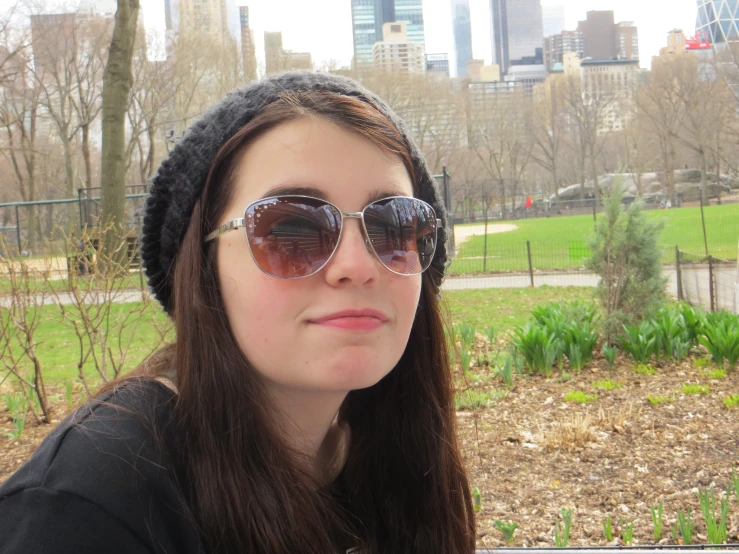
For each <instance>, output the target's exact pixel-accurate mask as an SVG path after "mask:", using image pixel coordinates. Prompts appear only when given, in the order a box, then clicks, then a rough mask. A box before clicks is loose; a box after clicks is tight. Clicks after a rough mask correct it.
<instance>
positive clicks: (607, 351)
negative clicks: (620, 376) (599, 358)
mask: <svg viewBox="0 0 739 554" xmlns="http://www.w3.org/2000/svg"><path fill="white" fill-rule="evenodd" d="M617 353H618V349H617V348H616V347H615V346H608V345H607V344H604V345H603V357H604V358H605V360H606V362H608V369H609V370H611V371H613V367H614V366H615V365H616V354H617Z"/></svg>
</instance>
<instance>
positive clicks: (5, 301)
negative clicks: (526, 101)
mask: <svg viewBox="0 0 739 554" xmlns="http://www.w3.org/2000/svg"><path fill="white" fill-rule="evenodd" d="M664 275H665V277H667V292H668V294H670V295H671V296H673V297H677V272H676V271H675V268H674V267H669V266H666V267H665V269H664ZM682 277H683V290H684V292H685V296H686V299H687V300H689V301H690V302H691V303H692V304H694V305H701V306H703V307H704V308H709V307H710V305H711V304H710V297H709V290H708V282H707V281H708V269H707V268H703V267H697V268H689V269H685V268H684V269H683V271H682ZM714 279H715V280H716V291H717V298H716V301H717V303H718V307H719V308H723V309H726V310H736V311H737V313H739V298H738V296H739V286H737V275H736V270H735V269H734V268H733V267H720V268H716V270H715V273H714ZM599 281H600V278H599V277H598V276H597V275H595V274H593V273H589V272H585V271H583V272H579V273H578V272H574V273H553V272H552V273H547V272H534V285H535V286H537V287H540V286H544V285H546V286H550V287H596V286H597V285H598V282H599ZM530 286H531V277H530V275H529V274H528V273H515V274H513V273H511V274H502V275H478V276H467V277H449V278H447V279H446V280H445V281H444V284H443V285H442V287H441V288H442V290H452V291H453V290H474V289H494V288H497V289H505V288H527V287H530ZM145 294H147V295H148V293H145ZM57 296H58V302H57ZM57 296H54V295H50V294H46V295H37V296H36V298H35V302H34V303H35V304H36V305H40V304H42V303H43V304H44V305H48V304H56V303H62V304H65V305H69V304H74V303H75V299H74V297H73V296H72V295H71V294H69V293H66V292H64V293H59V294H58V295H57ZM105 298H106V297H105V296H104V295H103V294H102V293H96V292H91V293H89V295H88V297H87V301H88V302H89V303H98V304H99V303H102V302H104V301H105ZM141 300H142V292H141V291H140V290H138V289H127V290H121V291H117V292H116V293H115V298H114V302H116V303H120V304H124V303H128V302H138V301H141ZM11 302H12V298H11V297H10V296H9V295H0V306H1V307H4V308H7V307H10V305H11Z"/></svg>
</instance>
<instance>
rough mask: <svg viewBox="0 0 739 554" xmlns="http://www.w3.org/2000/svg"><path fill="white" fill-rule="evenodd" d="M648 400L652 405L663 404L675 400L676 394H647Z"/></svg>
mask: <svg viewBox="0 0 739 554" xmlns="http://www.w3.org/2000/svg"><path fill="white" fill-rule="evenodd" d="M647 400H648V401H649V403H650V404H651V405H652V406H661V405H662V404H668V403H670V402H674V401H675V397H674V396H669V397H668V396H659V395H652V394H648V395H647Z"/></svg>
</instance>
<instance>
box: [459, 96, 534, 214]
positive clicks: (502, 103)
mask: <svg viewBox="0 0 739 554" xmlns="http://www.w3.org/2000/svg"><path fill="white" fill-rule="evenodd" d="M469 106H470V108H469V110H470V113H469V116H468V124H469V125H470V142H471V147H472V149H473V150H474V151H475V153H476V154H477V157H478V159H479V160H480V161H481V162H482V166H483V167H484V168H485V171H486V172H487V174H488V176H489V178H490V179H491V180H492V182H493V184H495V186H496V189H497V191H496V192H497V194H496V195H495V196H497V198H498V199H499V201H500V207H501V213H502V216H503V217H504V218H505V217H506V216H507V213H508V211H507V207H506V201H507V200H508V199H509V198H510V201H511V211H512V212H515V209H516V195H517V193H518V186H519V184H520V183H521V181H522V179H523V177H524V173H525V170H526V167H527V166H528V163H529V161H530V160H531V152H532V150H533V146H534V141H533V133H532V128H531V124H530V117H531V109H530V104H529V101H528V100H527V99H526V98H525V97H524V95H523V92H522V91H505V92H501V91H494V92H492V93H491V92H490V91H486V92H483V93H482V94H480V95H479V96H478V97H477V98H474V99H472V100H471V101H470V104H469ZM490 196H493V195H492V194H491V195H490Z"/></svg>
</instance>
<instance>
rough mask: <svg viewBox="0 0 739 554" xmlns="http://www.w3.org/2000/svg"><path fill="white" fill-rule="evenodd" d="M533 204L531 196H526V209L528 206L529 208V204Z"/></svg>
mask: <svg viewBox="0 0 739 554" xmlns="http://www.w3.org/2000/svg"><path fill="white" fill-rule="evenodd" d="M533 205H534V201H533V200H531V197H530V196H529V197H528V198H527V199H526V208H527V209H528V208H530V207H531V206H533Z"/></svg>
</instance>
